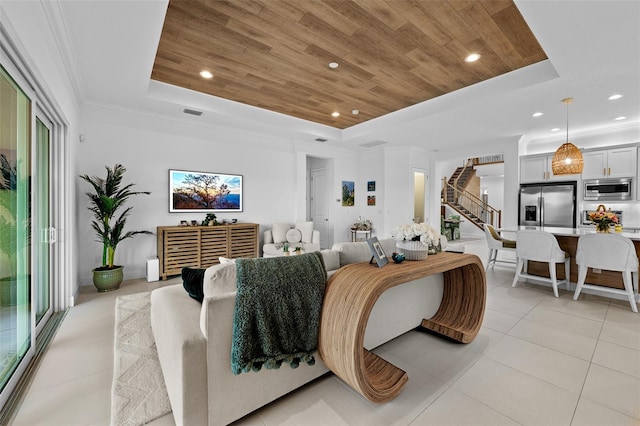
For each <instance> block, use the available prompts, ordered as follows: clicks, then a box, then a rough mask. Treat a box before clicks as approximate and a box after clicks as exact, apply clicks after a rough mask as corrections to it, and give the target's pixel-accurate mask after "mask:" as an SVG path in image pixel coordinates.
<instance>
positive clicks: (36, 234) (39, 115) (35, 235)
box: [31, 107, 55, 339]
mask: <svg viewBox="0 0 640 426" xmlns="http://www.w3.org/2000/svg"><path fill="white" fill-rule="evenodd" d="M38 121H40V122H41V123H42V124H43V125H44V126H45V127H46V128H47V130H48V131H49V141H48V150H47V157H48V158H47V163H48V170H47V171H48V174H49V176H48V182H49V184H48V194H47V197H48V206H49V208H48V212H47V214H48V221H47V222H48V225H49V226H48V227H47V230H42V231H43V233H46V235H42V234H41V230H40V229H38V230H35V231H34V225H38V224H39V220H38V217H37V215H38V213H39V208H38V206H37V203H38V197H39V195H38V194H37V190H38V186H39V183H40V172H41V171H40V170H39V168H38V165H39V162H38V158H39V155H40V154H41V153H40V150H39V149H38V148H39V147H38V140H37V138H38V134H37V131H36V128H37V127H36V126H37V122H38ZM52 134H53V123H52V122H51V120H49V118H48V117H47V115H46V114H45V113H44V112H43V111H42V109H41V108H40V107H38V108H37V109H36V113H35V115H34V120H33V137H32V138H31V139H32V140H31V146H32V150H31V152H32V153H33V154H32V155H33V159H32V164H33V167H32V173H31V185H32V190H31V205H32V206H34V208H33V211H32V215H33V219H32V222H33V223H32V226H31V230H32V235H31V242H32V253H31V256H32V257H31V258H32V261H33V267H32V274H31V276H32V277H34V278H33V279H32V280H31V294H32V305H33V309H32V312H31V313H32V320H33V324H35V335H36V339H37V338H38V335H39V334H40V331H42V329H43V328H44V326H45V324H46V323H47V320H48V319H49V318H50V317H51V313H52V312H53V301H54V297H53V296H54V289H55V281H54V274H53V267H54V265H53V262H52V260H53V256H52V252H53V246H52V242H51V238H54V242H55V235H54V234H52V232H51V230H52V229H53V230H55V227H54V226H53V211H52V210H53V209H52V201H53V196H52V195H53V191H52V185H51V181H52V177H53V176H52V167H51V166H52V161H51V152H52V148H53V147H52ZM54 233H55V231H54ZM42 238H44V239H45V240H46V243H47V246H48V248H49V249H48V253H47V256H48V263H49V268H48V279H47V282H48V285H49V307H48V309H47V311H46V312H45V313H44V315H43V316H42V317H41V318H40V320H38V321H37V320H36V318H37V315H38V314H37V303H36V299H37V298H38V289H37V281H38V277H37V275H38V274H37V272H38V266H37V265H38V262H39V260H40V257H39V255H38V252H39V248H38V245H39V244H40V243H41V239H42Z"/></svg>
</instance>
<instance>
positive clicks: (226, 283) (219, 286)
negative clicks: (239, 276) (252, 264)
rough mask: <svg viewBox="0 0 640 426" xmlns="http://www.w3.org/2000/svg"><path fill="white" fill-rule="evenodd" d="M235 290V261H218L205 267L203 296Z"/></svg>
mask: <svg viewBox="0 0 640 426" xmlns="http://www.w3.org/2000/svg"><path fill="white" fill-rule="evenodd" d="M234 291H236V265H235V263H220V264H218V265H213V266H211V267H209V268H207V269H206V271H205V273H204V286H203V293H204V297H211V296H215V295H220V294H224V293H233V292H234Z"/></svg>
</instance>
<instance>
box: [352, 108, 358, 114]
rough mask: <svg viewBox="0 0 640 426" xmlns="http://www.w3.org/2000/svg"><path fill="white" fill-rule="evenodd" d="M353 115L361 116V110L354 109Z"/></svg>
mask: <svg viewBox="0 0 640 426" xmlns="http://www.w3.org/2000/svg"><path fill="white" fill-rule="evenodd" d="M351 114H353V115H358V114H360V110H359V109H352V110H351Z"/></svg>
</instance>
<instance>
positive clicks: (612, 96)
mask: <svg viewBox="0 0 640 426" xmlns="http://www.w3.org/2000/svg"><path fill="white" fill-rule="evenodd" d="M621 97H622V95H621V94H619V93H616V94H615V95H611V96H609V100H610V101H615V100H616V99H620V98H621Z"/></svg>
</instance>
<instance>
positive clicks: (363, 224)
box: [351, 216, 373, 231]
mask: <svg viewBox="0 0 640 426" xmlns="http://www.w3.org/2000/svg"><path fill="white" fill-rule="evenodd" d="M372 228H373V222H372V221H371V220H369V219H363V218H362V216H360V217H358V220H356V222H355V223H354V224H353V225H352V226H351V229H353V230H354V231H371V229H372Z"/></svg>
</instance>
